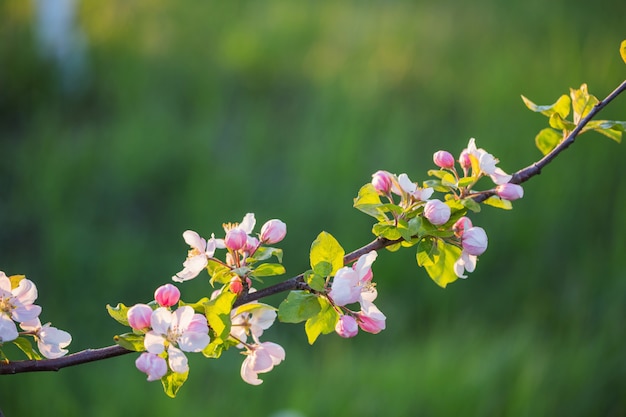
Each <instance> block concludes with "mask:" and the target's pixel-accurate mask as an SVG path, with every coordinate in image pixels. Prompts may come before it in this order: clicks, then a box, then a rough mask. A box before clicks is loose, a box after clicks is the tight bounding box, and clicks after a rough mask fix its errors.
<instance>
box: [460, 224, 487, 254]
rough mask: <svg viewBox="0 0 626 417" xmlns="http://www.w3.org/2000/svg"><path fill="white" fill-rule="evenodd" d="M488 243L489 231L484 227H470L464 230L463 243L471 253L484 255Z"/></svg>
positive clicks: (464, 247)
mask: <svg viewBox="0 0 626 417" xmlns="http://www.w3.org/2000/svg"><path fill="white" fill-rule="evenodd" d="M487 243H488V239H487V233H485V229H483V228H482V227H470V228H469V229H467V230H465V231H464V232H463V238H462V240H461V245H462V246H463V250H464V251H465V252H467V253H468V254H469V255H474V256H480V255H482V254H483V253H484V252H485V250H487Z"/></svg>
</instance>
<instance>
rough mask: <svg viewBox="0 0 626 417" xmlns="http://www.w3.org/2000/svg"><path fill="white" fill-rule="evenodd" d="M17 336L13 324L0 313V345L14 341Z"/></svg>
mask: <svg viewBox="0 0 626 417" xmlns="http://www.w3.org/2000/svg"><path fill="white" fill-rule="evenodd" d="M17 336H18V334H17V327H16V326H15V322H14V321H13V320H11V319H10V318H9V317H7V315H6V314H2V313H0V343H4V342H10V341H11V340H15V339H17Z"/></svg>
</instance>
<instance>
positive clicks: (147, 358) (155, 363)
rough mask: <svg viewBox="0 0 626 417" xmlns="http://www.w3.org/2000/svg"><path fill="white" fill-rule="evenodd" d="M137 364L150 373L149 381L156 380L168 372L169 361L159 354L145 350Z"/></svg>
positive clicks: (140, 368)
mask: <svg viewBox="0 0 626 417" xmlns="http://www.w3.org/2000/svg"><path fill="white" fill-rule="evenodd" d="M135 366H136V367H137V369H139V370H140V371H141V372H143V373H145V374H147V375H148V381H156V380H159V379H161V378H163V377H164V376H165V374H167V362H166V361H165V359H163V358H162V357H160V356H159V355H155V354H154V353H150V352H143V353H142V354H141V355H139V357H138V358H137V360H136V361H135Z"/></svg>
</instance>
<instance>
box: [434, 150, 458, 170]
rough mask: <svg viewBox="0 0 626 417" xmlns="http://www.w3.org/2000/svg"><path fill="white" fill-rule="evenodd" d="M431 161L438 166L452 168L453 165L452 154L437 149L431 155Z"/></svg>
mask: <svg viewBox="0 0 626 417" xmlns="http://www.w3.org/2000/svg"><path fill="white" fill-rule="evenodd" d="M433 162H434V163H435V165H437V166H438V167H439V168H452V167H454V156H452V154H451V153H450V152H447V151H437V152H435V153H434V155H433Z"/></svg>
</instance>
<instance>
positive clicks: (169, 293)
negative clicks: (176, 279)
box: [154, 284, 180, 307]
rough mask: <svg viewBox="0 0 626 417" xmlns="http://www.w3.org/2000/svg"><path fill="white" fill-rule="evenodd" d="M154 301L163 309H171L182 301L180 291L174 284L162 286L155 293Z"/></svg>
mask: <svg viewBox="0 0 626 417" xmlns="http://www.w3.org/2000/svg"><path fill="white" fill-rule="evenodd" d="M154 299H155V300H156V302H157V303H159V305H160V306H161V307H171V306H173V305H174V304H176V303H177V302H178V300H180V290H179V289H178V288H176V287H175V286H174V285H172V284H165V285H161V286H160V287H159V288H157V289H156V291H155V292H154Z"/></svg>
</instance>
